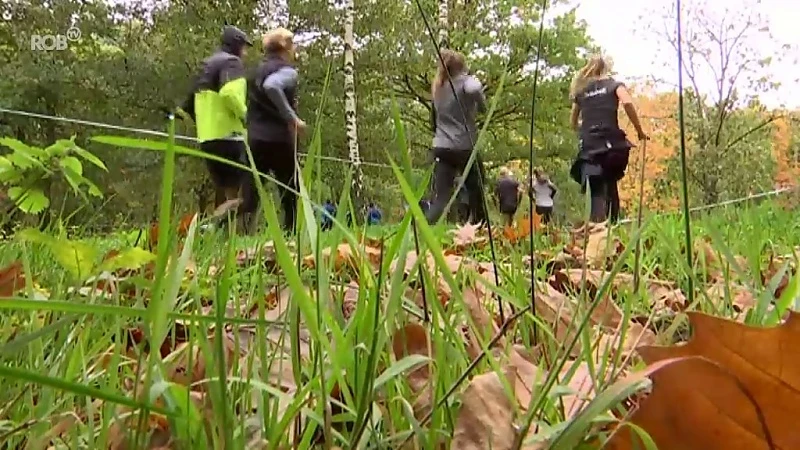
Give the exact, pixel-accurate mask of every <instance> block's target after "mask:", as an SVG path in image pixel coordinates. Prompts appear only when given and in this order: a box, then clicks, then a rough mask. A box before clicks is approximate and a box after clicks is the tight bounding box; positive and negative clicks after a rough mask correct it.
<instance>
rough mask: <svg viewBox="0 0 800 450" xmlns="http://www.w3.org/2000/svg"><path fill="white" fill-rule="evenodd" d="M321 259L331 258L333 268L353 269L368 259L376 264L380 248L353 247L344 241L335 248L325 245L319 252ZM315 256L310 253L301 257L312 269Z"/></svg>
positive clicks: (379, 255) (378, 261)
mask: <svg viewBox="0 0 800 450" xmlns="http://www.w3.org/2000/svg"><path fill="white" fill-rule="evenodd" d="M320 253H321V255H322V259H323V260H324V261H326V262H328V261H330V259H331V258H333V267H334V270H337V271H339V270H344V269H353V270H356V269H357V268H358V267H359V265H360V264H361V262H362V261H369V262H370V263H371V264H372V265H373V266H378V265H379V264H380V260H381V249H379V248H374V247H371V246H362V247H360V248H357V249H353V246H351V245H350V244H349V243H347V242H344V243H342V244H339V245H337V246H336V248H332V247H325V248H323V249H322V251H321V252H320ZM316 264H317V259H316V256H315V255H313V254H311V255H308V256H306V257H305V258H303V265H304V266H305V267H307V268H310V269H313V268H314V267H316Z"/></svg>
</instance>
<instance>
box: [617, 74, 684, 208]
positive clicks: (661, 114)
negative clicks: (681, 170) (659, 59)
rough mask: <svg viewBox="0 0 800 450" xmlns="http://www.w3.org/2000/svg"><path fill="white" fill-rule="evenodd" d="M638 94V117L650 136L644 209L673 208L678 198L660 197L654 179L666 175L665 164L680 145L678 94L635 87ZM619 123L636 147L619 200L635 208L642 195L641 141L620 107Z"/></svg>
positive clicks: (645, 163) (623, 180) (632, 151)
mask: <svg viewBox="0 0 800 450" xmlns="http://www.w3.org/2000/svg"><path fill="white" fill-rule="evenodd" d="M634 91H635V92H637V94H638V95H636V96H635V99H634V102H635V103H636V108H637V110H638V113H639V120H640V121H641V122H642V126H643V127H644V129H645V131H646V132H647V133H648V134H649V136H650V141H649V142H647V148H646V152H645V161H644V201H643V204H644V206H645V208H649V209H670V208H674V207H677V206H678V202H677V197H670V198H659V197H657V196H656V195H654V193H655V181H656V180H658V179H659V178H662V177H664V176H665V175H666V174H665V171H666V163H667V161H668V160H669V159H670V158H672V156H673V155H674V154H675V149H676V148H677V145H678V137H679V132H678V121H677V120H676V114H675V112H676V111H677V109H678V95H677V94H676V93H672V92H670V93H665V94H656V93H655V92H652V91H649V90H647V89H646V88H637V89H635V90H634ZM620 126H621V127H622V128H623V129H624V130H625V133H627V135H628V138H629V139H630V140H631V142H634V143H635V144H636V147H634V148H633V149H631V157H630V162H629V164H628V170H627V172H626V175H625V178H623V179H622V181H621V182H620V186H619V187H620V192H619V195H620V200H621V201H622V203H623V204H624V205H627V207H626V209H627V210H628V211H631V212H632V211H633V210H634V208H635V206H634V205H635V202H636V201H638V200H637V199H638V198H639V180H640V177H641V170H642V161H641V158H642V151H643V150H644V149H645V148H644V146H643V145H642V143H639V142H636V130H635V129H634V127H633V125H632V124H631V122H630V120H628V117H627V116H626V115H625V113H624V112H623V111H622V110H620Z"/></svg>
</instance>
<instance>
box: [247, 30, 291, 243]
mask: <svg viewBox="0 0 800 450" xmlns="http://www.w3.org/2000/svg"><path fill="white" fill-rule="evenodd" d="M263 44H264V55H265V56H264V59H263V61H262V62H261V63H260V64H259V65H258V68H257V69H256V70H255V73H254V74H253V76H251V77H250V80H249V86H248V98H247V100H248V101H247V105H248V106H247V107H248V109H247V133H248V140H249V146H250V151H251V153H252V155H253V162H254V163H255V167H256V170H257V171H258V172H259V173H262V174H269V173H272V174H274V176H275V179H276V180H277V181H278V191H279V193H280V201H281V207H282V209H283V228H284V230H286V231H290V232H293V231H294V229H295V225H296V220H297V192H298V191H299V186H298V177H297V175H296V168H297V138H298V135H299V134H300V133H302V132H303V131H304V130H305V129H306V123H305V122H304V121H303V120H302V119H300V117H298V115H297V80H298V73H297V69H296V68H295V67H294V59H295V45H294V34H293V33H292V32H291V31H289V30H287V29H285V28H276V29H274V30H271V31H269V32H267V33H266V34H265V35H264V37H263ZM259 176H260V175H259ZM250 178H251V180H250V182H249V183H248V184H247V189H245V195H244V202H243V204H242V209H243V211H244V212H246V213H248V214H250V215H253V216H254V215H255V214H254V213H255V212H256V210H257V209H258V205H259V195H258V189H257V183H256V179H255V177H252V176H251V177H250ZM251 220H252V218H251Z"/></svg>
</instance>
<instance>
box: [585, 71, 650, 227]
mask: <svg viewBox="0 0 800 450" xmlns="http://www.w3.org/2000/svg"><path fill="white" fill-rule="evenodd" d="M610 70H611V67H610V65H609V63H608V62H607V61H606V60H605V59H603V57H601V56H595V57H592V58H591V59H590V60H589V62H588V63H587V64H586V66H584V67H583V68H582V69H580V71H578V73H577V74H576V75H575V78H574V79H573V81H572V85H571V86H570V96H571V98H572V102H573V103H572V117H571V124H572V128H573V129H575V131H577V132H578V137H579V140H580V144H579V150H578V157H577V158H576V160H575V162H574V163H573V165H572V169H571V170H570V175H571V176H572V178H573V179H574V180H575V181H577V182H578V183H580V184H581V190H582V191H584V192H585V189H586V186H587V185H588V186H589V188H590V191H591V198H592V203H591V213H590V220H591V221H593V222H602V221H605V220H607V219H609V217H610V219H611V221H612V222H615V221H617V220H618V219H619V209H620V201H619V188H618V186H617V184H618V183H619V180H621V179H622V177H623V176H624V175H625V170H626V169H627V167H628V158H629V156H630V149H631V147H633V144H632V143H631V142H630V141H629V140H628V139H627V136H626V134H625V132H624V131H622V129H620V127H619V122H618V118H617V112H618V110H619V104H620V103H622V106H623V108H624V109H625V113H626V114H627V115H628V118H629V119H630V121H631V123H632V124H633V126H634V128H635V129H636V134H637V135H638V138H639V141H644V140H647V139H648V137H647V135H646V134H645V132H644V129H642V125H641V123H640V122H639V116H638V115H637V113H636V108H635V107H634V105H633V99H632V98H631V95H630V93H629V92H628V90H627V88H626V87H625V85H624V84H623V83H621V82H619V81H617V80H615V79H614V78H612V77H611V76H610V75H609V72H610ZM579 119H580V122H579Z"/></svg>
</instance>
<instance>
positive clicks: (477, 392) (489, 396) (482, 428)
mask: <svg viewBox="0 0 800 450" xmlns="http://www.w3.org/2000/svg"><path fill="white" fill-rule="evenodd" d="M515 353H516V352H513V351H512V358H511V362H510V363H509V364H508V365H507V366H506V368H505V371H504V372H505V373H504V376H505V377H506V379H507V380H508V382H509V383H510V384H511V387H512V389H513V391H514V393H515V398H514V399H509V398H508V396H507V395H506V391H505V390H504V389H503V383H502V381H501V380H500V376H499V375H498V374H497V373H496V372H489V373H485V374H482V375H478V376H476V377H475V378H473V379H472V381H471V382H470V384H469V386H468V387H467V389H466V390H465V391H464V394H463V395H462V399H463V400H462V405H461V409H460V410H459V412H458V418H457V420H456V424H455V430H454V431H453V441H452V444H451V448H452V449H459V450H462V449H463V450H485V449H489V448H491V449H493V450H506V449H511V448H513V444H514V441H515V438H516V430H515V426H514V425H515V421H516V419H517V416H516V414H515V411H520V412H522V411H524V409H523V408H525V407H527V405H528V403H529V402H530V399H531V392H532V390H533V386H534V384H535V383H536V381H537V380H540V379H544V374H543V373H541V372H540V371H539V369H538V368H537V367H536V366H534V365H533V364H531V363H530V362H528V361H527V360H525V359H524V358H522V357H521V356H519V355H516V356H514V354H515ZM535 431H536V430H535V427H532V428H531V430H530V431H529V436H531V435H532V434H533V433H535ZM539 448H541V449H544V448H546V445H544V444H542V443H540V444H535V445H533V446H531V445H523V446H522V449H524V450H534V449H539Z"/></svg>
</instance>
